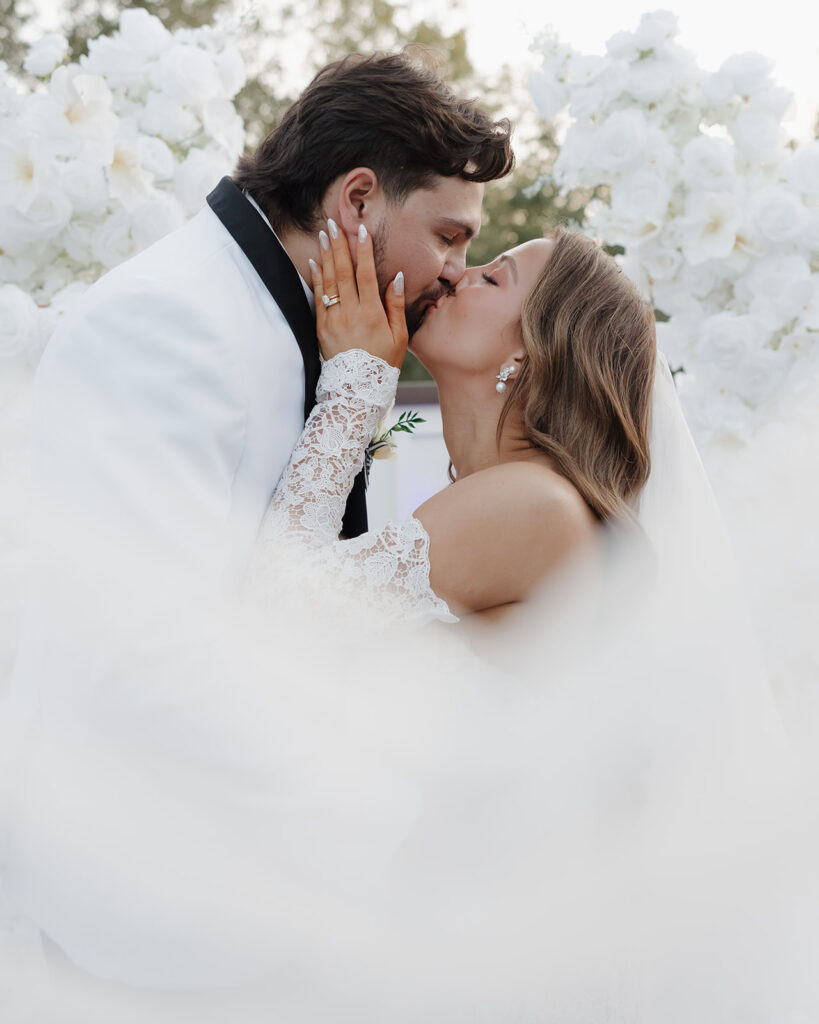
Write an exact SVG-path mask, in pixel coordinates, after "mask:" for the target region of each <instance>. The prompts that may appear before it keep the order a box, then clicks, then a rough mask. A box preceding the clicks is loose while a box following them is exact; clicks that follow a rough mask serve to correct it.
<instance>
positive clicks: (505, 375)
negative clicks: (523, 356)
mask: <svg viewBox="0 0 819 1024" xmlns="http://www.w3.org/2000/svg"><path fill="white" fill-rule="evenodd" d="M514 372H515V368H514V366H504V368H503V369H502V370H501V372H500V373H499V374H498V375H497V377H496V378H495V380H496V381H497V382H498V383H497V384H496V385H495V390H496V391H497V393H498V394H499V395H502V394H503V393H504V391H505V390H506V382H507V381H508V380H509V378H510V377H511V376H512V374H513V373H514Z"/></svg>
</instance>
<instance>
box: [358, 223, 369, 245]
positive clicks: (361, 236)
mask: <svg viewBox="0 0 819 1024" xmlns="http://www.w3.org/2000/svg"><path fill="white" fill-rule="evenodd" d="M358 240H359V242H366V241H367V229H366V227H365V226H364V225H363V224H359V225H358Z"/></svg>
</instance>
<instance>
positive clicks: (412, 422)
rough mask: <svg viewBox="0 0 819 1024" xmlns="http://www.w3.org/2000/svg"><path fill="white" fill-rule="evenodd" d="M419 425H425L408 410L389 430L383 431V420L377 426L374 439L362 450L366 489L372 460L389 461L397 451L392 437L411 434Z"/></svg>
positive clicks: (414, 413) (423, 421)
mask: <svg viewBox="0 0 819 1024" xmlns="http://www.w3.org/2000/svg"><path fill="white" fill-rule="evenodd" d="M419 423H426V420H425V419H423V417H421V416H419V415H418V413H417V412H413V411H412V409H408V410H407V411H406V412H402V413H401V415H400V416H399V417H398V420H397V422H396V423H393V425H392V426H391V427H390V428H389V430H385V429H384V421H383V420H382V421H381V422H380V423H379V424H378V430H377V431H376V435H375V437H374V438H373V439H372V441H370V443H369V444H368V445H367V447H366V448H365V449H364V482H365V484H366V485H367V486H368V487H369V485H370V466H372V464H373V459H391V458H392V457H393V455H395V453H396V451H397V450H398V446H397V445H396V443H395V441H394V440H393V436H392V435H393V434H413V433H414V432H415V428H416V427H417V426H418V424H419Z"/></svg>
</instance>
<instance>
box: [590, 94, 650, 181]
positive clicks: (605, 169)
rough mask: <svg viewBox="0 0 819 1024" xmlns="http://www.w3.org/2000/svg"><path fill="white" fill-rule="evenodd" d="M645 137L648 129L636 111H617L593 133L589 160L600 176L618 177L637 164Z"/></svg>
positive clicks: (641, 157) (643, 152) (641, 115)
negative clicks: (597, 169) (600, 173)
mask: <svg viewBox="0 0 819 1024" xmlns="http://www.w3.org/2000/svg"><path fill="white" fill-rule="evenodd" d="M647 137H648V125H647V123H646V119H645V117H644V116H643V114H642V113H641V112H640V111H639V110H618V111H617V112H616V113H614V114H611V115H610V116H609V117H608V118H607V119H606V121H605V123H604V124H603V125H602V127H601V128H600V129H599V130H598V131H597V132H595V134H594V138H593V139H592V150H591V154H590V160H591V161H592V163H593V165H594V166H595V167H596V168H599V170H600V172H602V174H603V175H617V174H621V173H622V172H623V171H627V170H630V169H631V168H632V167H636V166H637V165H638V164H639V163H640V162H641V160H642V159H643V157H644V156H645V150H646V142H647ZM609 180H610V179H609Z"/></svg>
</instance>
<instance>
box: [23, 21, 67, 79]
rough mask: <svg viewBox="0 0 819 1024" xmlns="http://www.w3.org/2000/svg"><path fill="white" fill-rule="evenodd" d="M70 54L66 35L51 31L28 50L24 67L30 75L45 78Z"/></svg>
mask: <svg viewBox="0 0 819 1024" xmlns="http://www.w3.org/2000/svg"><path fill="white" fill-rule="evenodd" d="M67 56H68V40H67V39H66V38H65V36H61V35H57V34H56V33H54V32H49V33H48V35H44V36H43V37H42V39H40V40H39V41H38V42H36V43H35V44H34V45H33V46H32V47H31V49H30V50H29V51H28V54H27V56H26V59H25V60H24V61H23V67H24V68H25V69H26V71H28V73H29V74H30V75H35V76H36V77H37V78H45V77H46V75H50V74H51V72H52V71H53V70H54V68H56V67H57V65H58V64H62V62H63V61H64V60H65V58H66V57H67Z"/></svg>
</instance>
